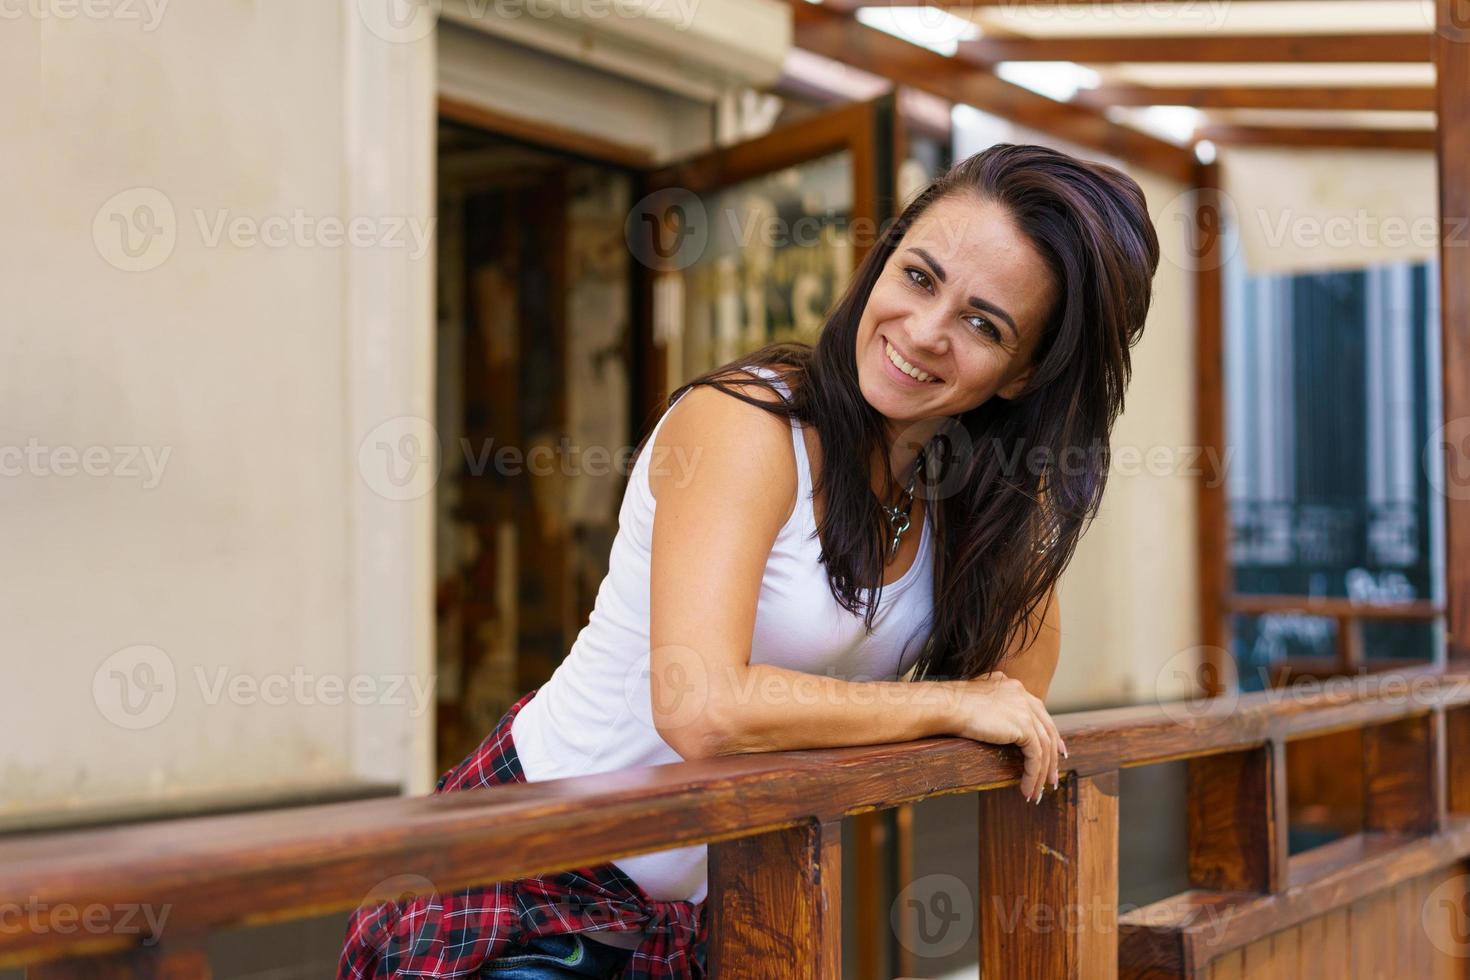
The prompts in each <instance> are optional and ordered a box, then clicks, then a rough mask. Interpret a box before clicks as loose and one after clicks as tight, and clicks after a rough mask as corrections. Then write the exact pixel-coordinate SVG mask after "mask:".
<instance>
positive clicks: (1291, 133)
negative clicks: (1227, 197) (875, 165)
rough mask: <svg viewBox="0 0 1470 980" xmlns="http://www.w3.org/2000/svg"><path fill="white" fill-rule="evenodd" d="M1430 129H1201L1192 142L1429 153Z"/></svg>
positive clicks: (1431, 136) (1196, 132) (1310, 127)
mask: <svg viewBox="0 0 1470 980" xmlns="http://www.w3.org/2000/svg"><path fill="white" fill-rule="evenodd" d="M1434 133H1435V131H1434V130H1432V129H1348V128H1342V127H1327V126H1295V127H1286V126H1202V127H1200V128H1199V129H1197V130H1195V133H1194V135H1195V139H1203V140H1210V141H1211V142H1213V143H1220V144H1235V145H1237V146H1295V147H1306V148H1317V149H1326V150H1432V149H1434V139H1435V137H1434Z"/></svg>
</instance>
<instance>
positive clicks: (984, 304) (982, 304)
mask: <svg viewBox="0 0 1470 980" xmlns="http://www.w3.org/2000/svg"><path fill="white" fill-rule="evenodd" d="M909 251H910V252H917V253H918V254H919V257H920V258H922V259H923V260H924V261H925V262H927V263H929V268H930V269H931V270H933V272H934V276H935V278H937V279H938V280H939V281H940V282H944V281H945V278H946V277H945V274H944V266H942V265H940V264H939V262H938V261H937V260H936V259H935V258H934V256H932V255H930V254H929V253H928V252H926V251H924V250H923V249H922V248H918V247H917V246H915V247H912V248H910V249H909ZM969 302H970V305H971V306H973V307H975V309H977V310H984V311H985V312H986V313H989V314H991V315H992V316H996V317H999V318H1000V319H1002V320H1004V321H1005V323H1006V326H1008V327H1010V328H1011V336H1012V337H1014V338H1015V339H1016V340H1017V341H1019V340H1020V339H1021V331H1019V330H1017V329H1016V321H1015V320H1014V319H1012V318H1011V315H1010V314H1009V313H1007V312H1006V311H1005V310H1003V309H1001V308H1000V307H999V306H996V305H995V304H994V303H992V302H990V301H989V300H984V299H981V298H980V297H978V296H971V297H970V300H969Z"/></svg>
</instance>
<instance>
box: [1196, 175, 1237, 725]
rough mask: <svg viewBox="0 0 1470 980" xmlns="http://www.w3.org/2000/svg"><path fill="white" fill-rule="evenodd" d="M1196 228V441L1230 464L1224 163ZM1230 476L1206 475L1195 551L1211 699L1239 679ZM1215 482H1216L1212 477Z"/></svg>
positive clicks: (1206, 188) (1199, 178)
mask: <svg viewBox="0 0 1470 980" xmlns="http://www.w3.org/2000/svg"><path fill="white" fill-rule="evenodd" d="M1194 186H1195V226H1194V233H1193V234H1194V240H1193V242H1192V243H1191V248H1190V253H1189V254H1190V255H1192V256H1193V258H1194V262H1195V269H1194V391H1195V396H1194V397H1195V441H1196V442H1197V443H1198V445H1199V448H1200V449H1201V450H1202V451H1203V450H1213V451H1214V453H1215V458H1216V459H1225V458H1226V455H1225V355H1224V322H1223V321H1224V316H1225V307H1224V302H1225V300H1224V287H1223V285H1222V281H1221V275H1222V271H1221V266H1222V265H1224V263H1225V253H1224V243H1223V240H1222V239H1223V234H1224V230H1225V229H1224V222H1225V217H1226V216H1225V213H1224V208H1223V207H1222V205H1221V200H1220V193H1219V191H1220V167H1219V164H1215V163H1208V164H1198V165H1196V167H1195V178H1194ZM1222 476H1223V474H1220V473H1211V472H1209V471H1208V470H1206V472H1205V476H1203V477H1202V478H1201V479H1200V481H1199V485H1198V486H1197V487H1196V490H1195V509H1196V517H1195V522H1196V546H1197V547H1198V548H1199V570H1200V576H1199V600H1198V601H1199V636H1200V643H1201V644H1203V646H1204V648H1205V651H1206V652H1205V656H1206V662H1205V663H1204V664H1201V667H1202V668H1203V674H1202V678H1203V680H1204V686H1205V692H1204V693H1205V694H1206V695H1207V696H1209V697H1213V696H1215V695H1217V694H1221V693H1223V690H1224V685H1225V684H1226V683H1228V682H1227V681H1226V680H1225V678H1228V677H1231V676H1234V671H1232V670H1227V669H1226V668H1227V665H1226V664H1223V663H1220V662H1218V660H1219V656H1220V655H1219V653H1218V651H1221V650H1226V651H1228V650H1229V649H1230V608H1229V603H1228V598H1229V596H1230V594H1231V592H1233V591H1234V586H1233V583H1232V582H1231V572H1230V549H1229V547H1228V541H1229V522H1230V512H1229V504H1228V501H1227V499H1226V496H1225V483H1224V481H1223V479H1220V478H1221V477H1222ZM1212 477H1213V478H1215V480H1216V484H1215V485H1214V486H1211V485H1210V480H1211V478H1212Z"/></svg>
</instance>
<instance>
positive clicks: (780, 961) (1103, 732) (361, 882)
mask: <svg viewBox="0 0 1470 980" xmlns="http://www.w3.org/2000/svg"><path fill="white" fill-rule="evenodd" d="M1467 669H1470V668H1467V665H1464V664H1455V665H1452V669H1451V670H1449V671H1443V672H1440V671H1428V670H1419V671H1413V672H1409V673H1406V674H1404V675H1394V676H1386V675H1374V676H1370V677H1363V678H1357V679H1344V680H1343V681H1342V682H1340V683H1338V684H1336V685H1333V686H1328V687H1326V688H1325V689H1321V690H1315V691H1311V692H1300V691H1289V690H1278V691H1267V692H1261V693H1257V694H1251V695H1246V696H1241V697H1239V698H1226V699H1217V700H1216V701H1214V702H1193V703H1187V702H1181V703H1175V704H1167V705H1161V706H1148V707H1137V708H1126V709H1119V710H1110V711H1098V712H1086V713H1076V714H1070V715H1060V716H1058V718H1057V721H1058V726H1059V728H1060V729H1061V731H1062V733H1063V736H1064V737H1065V738H1066V741H1067V744H1068V747H1069V748H1070V750H1071V754H1070V757H1069V758H1068V759H1067V760H1066V762H1065V764H1066V773H1065V777H1064V779H1063V782H1062V786H1061V790H1060V791H1058V792H1048V793H1047V795H1046V796H1045V798H1044V799H1043V801H1042V802H1041V804H1040V805H1030V804H1027V803H1025V802H1024V801H1023V800H1022V799H1021V797H1020V794H1019V793H1018V792H1016V790H1015V789H1014V788H1013V786H1014V784H1015V783H1016V782H1017V779H1018V776H1019V755H1018V753H1017V752H1016V751H1015V750H1014V749H1013V748H1009V747H1007V748H996V747H993V746H987V745H981V744H977V743H974V742H971V741H968V740H965V739H959V738H939V739H927V740H924V741H919V742H909V743H902V744H895V745H883V746H862V747H853V748H844V749H830V750H818V751H801V752H787V753H780V754H758V755H748V756H739V757H728V758H721V759H716V760H711V761H708V762H701V763H684V764H679V765H670V766H658V767H653V768H647V769H639V770H627V771H622V772H616V773H609V774H604V775H598V776H593V777H583V778H577V779H568V780H558V781H553V782H541V783H529V784H517V785H510V786H503V787H497V788H494V789H485V790H471V791H465V792H457V793H451V794H444V795H441V796H431V797H419V798H399V799H391V800H376V801H368V802H354V803H336V804H330V805H325V806H317V807H309V808H299V809H291V810H284V811H278V812H271V813H264V814H259V813H257V814H249V815H240V816H222V817H208V818H199V819H188V820H176V821H168V822H163V823H157V824H144V825H136V826H128V827H120V828H115V829H110V830H87V831H75V832H69V833H50V834H40V835H32V836H17V837H11V838H7V839H0V910H6V911H7V912H11V913H12V914H10V915H9V919H8V921H0V965H16V964H30V965H31V969H32V972H33V973H34V974H35V975H36V976H43V977H75V976H81V975H87V976H133V975H167V976H170V977H179V978H183V977H202V976H207V975H208V963H207V957H206V956H205V954H204V946H203V942H204V939H205V937H207V935H208V934H209V933H210V932H211V931H212V930H217V929H221V928H223V927H229V926H237V925H250V924H259V923H265V922H270V921H275V920H282V919H289V918H297V917H305V916H309V915H315V914H320V913H327V912H332V911H335V910H347V909H350V908H353V907H355V906H357V905H358V904H360V903H361V902H362V901H363V899H364V898H365V896H368V895H369V894H373V893H375V890H378V889H380V886H381V885H382V883H383V882H384V881H385V880H386V879H393V880H394V881H395V882H397V883H398V884H397V885H395V887H396V888H399V889H400V890H401V889H402V888H403V886H404V883H408V885H409V889H410V890H411V887H412V883H414V882H419V883H422V886H423V888H425V889H433V890H449V889H456V888H463V887H466V886H469V885H473V884H477V883H486V882H493V881H499V880H504V879H509V878H516V877H521V876H525V875H528V874H534V873H538V872H549V871H555V870H560V869H564V868H570V867H577V866H582V865H589V864H596V863H600V862H604V861H607V860H610V859H612V858H615V857H619V856H624V855H630V854H635V853H639V852H644V851H650V850H658V849H663V848H668V847H675V846H686V845H692V844H697V843H705V842H707V843H709V844H710V866H709V875H710V897H709V901H708V904H707V906H706V913H707V914H710V915H712V916H713V919H712V920H711V923H710V945H709V949H708V960H709V964H710V968H711V970H710V972H711V974H712V975H714V976H718V977H725V978H746V977H752V978H754V977H760V978H770V977H783V978H784V977H813V978H823V980H832V978H837V977H840V976H841V971H840V964H839V958H840V949H841V942H840V933H841V922H840V919H841V917H840V908H839V896H840V888H839V887H838V883H839V882H840V851H839V841H840V836H839V831H840V826H841V820H842V818H843V817H845V816H849V815H853V814H857V813H862V812H865V811H870V810H874V809H883V808H889V807H893V806H896V805H899V804H902V803H907V802H914V801H918V800H922V799H925V798H927V797H931V796H935V795H939V794H945V793H966V792H978V793H979V797H978V798H979V804H980V828H981V830H980V833H981V838H982V841H981V859H980V869H979V880H980V888H981V894H982V895H983V896H984V898H985V901H984V902H983V903H979V904H982V905H983V907H984V909H985V910H986V911H984V912H982V914H981V915H980V917H979V954H980V961H981V964H982V970H983V973H982V975H983V976H984V977H986V978H987V980H991V978H999V980H1011V978H1033V977H1034V978H1038V980H1055V978H1067V977H1088V978H1093V977H1114V976H1118V975H1122V976H1125V977H1181V976H1191V977H1193V976H1216V977H1223V976H1227V975H1241V973H1240V969H1241V967H1242V966H1244V967H1246V968H1247V969H1246V971H1245V975H1249V976H1257V975H1272V974H1271V973H1270V972H1268V971H1265V968H1261V969H1258V970H1257V971H1256V972H1251V970H1250V969H1249V967H1250V966H1251V965H1252V964H1253V963H1254V964H1255V965H1256V966H1257V967H1259V966H1260V964H1259V963H1258V962H1257V960H1256V959H1252V957H1256V958H1257V959H1259V957H1261V956H1266V957H1268V958H1269V957H1274V956H1277V955H1278V953H1280V955H1282V956H1285V955H1286V954H1285V953H1281V950H1282V949H1285V948H1289V949H1290V951H1291V953H1290V956H1291V963H1290V964H1289V965H1281V966H1280V967H1279V970H1280V972H1279V975H1281V976H1298V975H1301V976H1307V975H1320V976H1333V977H1347V976H1354V975H1362V976H1428V975H1430V974H1428V973H1425V972H1413V971H1415V970H1418V969H1419V967H1422V966H1426V965H1431V964H1432V962H1433V961H1434V960H1435V958H1436V957H1438V958H1439V961H1440V962H1441V963H1443V962H1446V961H1445V960H1444V957H1447V956H1452V955H1453V954H1454V953H1455V952H1458V950H1451V951H1449V952H1446V951H1445V946H1446V941H1436V938H1435V937H1434V936H1433V935H1431V934H1430V932H1432V930H1429V931H1426V929H1427V926H1428V925H1429V924H1432V923H1431V919H1433V920H1434V921H1436V922H1437V921H1439V920H1438V919H1437V918H1435V917H1440V916H1441V911H1440V910H1439V907H1438V906H1436V905H1434V903H1432V902H1427V901H1420V902H1418V904H1417V905H1416V904H1415V903H1414V902H1413V901H1411V899H1413V898H1414V897H1415V896H1418V897H1420V898H1421V899H1423V898H1426V897H1427V896H1429V895H1430V893H1431V891H1432V890H1433V888H1435V887H1441V888H1443V887H1450V888H1451V890H1453V887H1454V886H1455V882H1454V881H1453V880H1452V879H1453V878H1455V877H1456V876H1457V875H1458V874H1459V872H1460V870H1461V862H1462V861H1463V859H1464V858H1465V857H1466V855H1467V854H1470V762H1467V761H1466V759H1467V758H1470V756H1467V751H1470V673H1467ZM1350 730H1357V731H1360V732H1361V739H1362V747H1363V752H1362V756H1361V765H1362V768H1363V782H1364V787H1365V790H1364V809H1363V822H1362V830H1361V832H1359V833H1355V834H1352V835H1350V836H1347V837H1344V838H1342V839H1340V840H1338V841H1336V842H1334V843H1332V844H1329V845H1326V846H1324V847H1321V848H1318V849H1315V850H1312V851H1307V852H1304V853H1300V854H1295V855H1288V850H1287V826H1286V815H1287V812H1288V806H1287V800H1286V786H1287V781H1286V773H1285V771H1284V770H1285V766H1286V752H1285V748H1286V745H1287V743H1288V742H1291V741H1293V740H1299V739H1304V738H1309V737H1312V736H1316V735H1321V734H1325V733H1333V732H1335V733H1341V732H1343V731H1350ZM1180 759H1187V760H1188V766H1187V768H1188V815H1187V816H1188V827H1189V833H1188V854H1189V857H1188V876H1189V880H1190V882H1191V884H1192V888H1191V890H1189V891H1186V892H1184V893H1182V894H1180V895H1177V896H1174V897H1172V898H1170V899H1167V900H1165V901H1162V902H1158V903H1156V904H1154V905H1150V906H1147V907H1145V908H1142V909H1136V910H1132V911H1129V912H1126V913H1125V914H1123V915H1121V916H1120V915H1119V914H1118V801H1119V770H1120V769H1121V768H1125V767H1130V766H1142V765H1149V764H1152V763H1159V762H1164V761H1170V760H1180ZM1384 896H1388V898H1386V899H1385V898H1384ZM1453 898H1454V899H1455V900H1456V901H1455V902H1452V903H1449V904H1446V905H1445V906H1444V909H1443V912H1442V917H1443V924H1444V925H1445V927H1446V935H1448V936H1451V937H1455V936H1458V935H1459V933H1458V932H1456V931H1455V930H1456V929H1459V928H1461V927H1463V926H1464V922H1462V921H1459V920H1458V919H1455V918H1454V917H1456V916H1460V917H1463V915H1464V914H1465V912H1464V907H1463V898H1464V889H1463V888H1461V889H1460V891H1459V892H1458V893H1456V894H1454V895H1453ZM1375 903H1376V904H1375ZM1385 903H1386V904H1385ZM16 909H23V910H26V911H25V914H24V915H15V914H13V910H16ZM991 909H1008V910H1011V911H1012V912H1013V913H1014V914H1009V915H997V914H989V910H991ZM89 910H93V911H89ZM95 910H102V911H95ZM117 910H131V911H132V914H131V915H130V916H129V917H128V921H127V922H126V923H123V922H121V921H120V917H119V915H118V911H117ZM150 910H151V912H152V913H153V914H151V915H150V914H149V913H150ZM1348 910H1353V914H1354V916H1355V917H1354V919H1353V929H1352V932H1351V933H1349V932H1348V931H1346V927H1345V926H1343V929H1344V931H1343V932H1342V933H1341V935H1338V934H1336V933H1334V932H1333V931H1332V930H1333V929H1336V928H1337V927H1338V926H1339V925H1342V922H1338V920H1337V919H1334V918H1333V917H1334V916H1340V917H1342V920H1343V922H1345V921H1346V916H1347V915H1348ZM1421 912H1422V915H1423V916H1424V917H1425V918H1423V919H1422V921H1421ZM165 913H166V914H165ZM1370 915H1371V916H1373V917H1375V921H1368V922H1365V921H1362V920H1363V917H1364V916H1370ZM89 916H90V918H89ZM159 920H162V921H164V922H165V923H166V924H165V925H164V927H163V928H162V930H161V932H160V933H159V934H158V935H151V936H150V935H147V930H146V928H143V929H142V930H141V931H140V927H146V925H147V923H148V922H150V921H155V922H156V921H159ZM1377 920H1382V921H1377ZM1334 923H1336V925H1334ZM1394 923H1397V926H1396V928H1398V929H1399V930H1400V931H1399V932H1398V933H1393V935H1395V936H1397V937H1398V938H1397V939H1395V940H1392V941H1390V940H1389V939H1387V938H1385V937H1386V936H1388V935H1389V933H1388V932H1385V931H1384V929H1386V928H1387V927H1388V926H1389V925H1392V924H1394ZM1406 923H1407V924H1406ZM864 925H865V927H869V928H879V927H883V926H884V925H885V924H882V923H865V924H864ZM124 926H126V928H124ZM1411 927H1412V928H1411ZM1360 931H1364V932H1365V933H1366V934H1371V935H1372V937H1373V938H1372V944H1373V946H1372V948H1366V949H1357V948H1356V947H1354V949H1355V950H1356V952H1353V951H1352V950H1349V951H1347V952H1344V951H1343V950H1342V949H1339V948H1338V947H1342V946H1343V944H1345V943H1354V942H1358V941H1359V940H1358V936H1359V932H1360ZM1288 936H1290V937H1292V939H1291V942H1290V943H1288V942H1287V940H1286V939H1285V938H1283V937H1288ZM1313 937H1316V940H1318V941H1316V942H1314V940H1313ZM1334 937H1335V938H1334ZM1329 938H1330V941H1329ZM144 940H146V942H145V941H144ZM1465 941H1466V942H1467V943H1470V938H1466V939H1465ZM1263 943H1264V944H1265V946H1264V948H1265V950H1266V952H1265V953H1261V952H1260V949H1261V946H1262V944H1263ZM1334 944H1335V945H1334ZM1334 950H1336V952H1334ZM1467 951H1470V950H1467ZM1348 952H1352V955H1353V956H1354V957H1356V958H1355V959H1354V960H1352V963H1355V964H1358V965H1359V966H1362V969H1364V970H1368V969H1369V968H1370V967H1371V966H1372V964H1373V963H1374V962H1375V961H1374V960H1373V958H1372V957H1373V956H1379V957H1383V956H1390V957H1397V956H1403V957H1406V958H1405V959H1404V960H1403V962H1402V964H1401V965H1402V967H1403V970H1405V971H1409V972H1397V967H1394V968H1392V969H1388V970H1387V971H1386V972H1385V971H1383V970H1379V972H1362V973H1361V974H1355V973H1353V972H1352V970H1353V969H1357V966H1350V967H1344V969H1343V971H1340V972H1333V969H1328V968H1326V967H1324V968H1323V969H1326V970H1327V972H1318V968H1317V965H1316V964H1317V961H1316V960H1315V959H1312V960H1310V962H1309V958H1310V957H1331V956H1333V955H1340V956H1346V955H1348ZM1273 962H1274V961H1273ZM1322 962H1330V961H1329V960H1323V961H1322ZM1344 962H1348V961H1346V960H1344ZM1393 962H1395V963H1397V962H1398V961H1393ZM1363 964H1367V965H1366V966H1365V965H1363ZM1458 965H1459V967H1460V968H1462V969H1463V965H1464V964H1463V963H1460V964H1458ZM1232 971H1234V973H1232Z"/></svg>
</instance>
